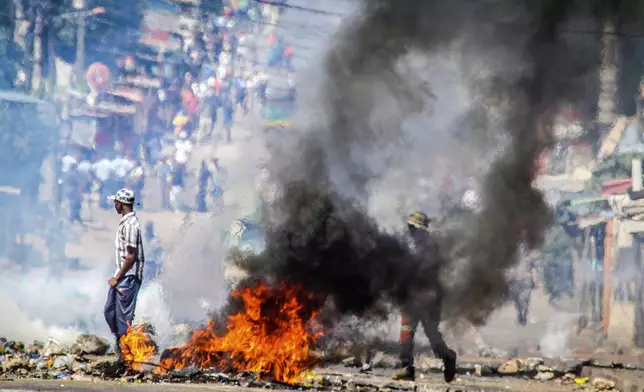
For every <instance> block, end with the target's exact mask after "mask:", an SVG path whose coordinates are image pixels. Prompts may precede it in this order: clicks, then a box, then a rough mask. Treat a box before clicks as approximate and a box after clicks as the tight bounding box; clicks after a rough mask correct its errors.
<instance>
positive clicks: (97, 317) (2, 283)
mask: <svg viewBox="0 0 644 392" xmlns="http://www.w3.org/2000/svg"><path fill="white" fill-rule="evenodd" d="M110 273H111V271H109V272H108V271H100V270H88V271H68V272H67V273H65V274H64V275H63V276H61V277H53V276H51V274H50V273H49V271H48V270H32V271H30V272H27V273H26V274H21V273H18V272H13V271H10V270H6V271H2V272H0V312H2V317H0V336H6V337H7V338H8V339H14V340H15V339H21V340H26V341H30V340H41V341H42V340H44V339H46V338H47V337H48V336H51V337H53V338H55V339H56V340H58V341H60V342H61V343H66V344H70V343H73V342H74V341H75V340H76V337H77V336H78V334H80V333H93V334H99V335H103V336H109V330H108V328H107V325H106V324H105V320H104V317H103V307H104V304H105V299H106V296H107V289H108V285H107V280H108V278H109V277H110Z"/></svg>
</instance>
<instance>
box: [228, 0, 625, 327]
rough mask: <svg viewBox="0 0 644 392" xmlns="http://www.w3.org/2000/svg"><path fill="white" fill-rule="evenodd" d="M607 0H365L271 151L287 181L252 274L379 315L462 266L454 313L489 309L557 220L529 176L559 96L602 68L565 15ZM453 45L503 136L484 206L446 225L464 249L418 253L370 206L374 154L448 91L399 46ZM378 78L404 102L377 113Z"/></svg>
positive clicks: (479, 318) (564, 98) (591, 13)
mask: <svg viewBox="0 0 644 392" xmlns="http://www.w3.org/2000/svg"><path fill="white" fill-rule="evenodd" d="M605 3H611V4H613V3H615V2H602V1H596V2H589V3H586V2H583V1H581V0H579V1H574V0H534V1H532V0H523V1H516V0H507V1H506V0H489V1H484V0H481V1H474V0H450V1H443V0H370V1H368V0H365V1H364V4H363V8H362V10H361V12H360V13H359V16H357V17H356V18H355V19H353V20H350V21H349V22H348V23H347V25H346V27H345V28H344V29H343V30H342V31H341V32H340V33H339V35H338V36H337V37H335V39H334V41H333V42H334V44H333V45H332V47H331V48H330V49H329V51H328V54H327V55H326V57H325V59H324V75H323V78H322V81H321V88H320V89H319V94H318V96H317V99H318V100H317V101H316V102H315V104H316V107H317V108H318V109H319V112H320V114H321V115H320V116H318V117H315V121H311V122H312V123H311V124H299V128H300V129H299V130H300V131H302V132H299V134H300V135H301V137H300V138H299V139H298V140H297V142H295V143H293V144H290V145H289V148H288V149H285V151H283V152H282V153H281V154H276V157H275V159H274V161H273V162H272V169H273V170H274V171H275V172H276V173H277V177H278V179H279V184H280V187H281V189H282V192H283V193H282V196H281V198H280V199H279V200H278V201H277V202H276V204H274V205H272V206H270V207H269V208H268V213H267V215H266V222H265V224H266V226H267V235H266V243H267V248H266V250H265V251H264V252H263V253H262V254H260V255H257V256H252V257H248V258H243V259H240V260H238V263H239V264H240V265H241V266H242V267H243V268H245V269H246V270H247V271H248V273H249V274H250V275H251V276H252V277H261V278H262V279H266V280H268V281H272V282H277V281H293V282H297V283H300V284H303V285H304V287H306V288H307V289H309V290H311V291H314V292H317V293H320V294H323V295H324V296H325V298H326V299H328V300H330V302H331V303H332V304H333V307H334V308H335V309H336V310H337V311H338V312H339V314H342V315H345V314H357V315H372V314H374V313H373V312H374V311H375V310H383V308H382V307H381V306H380V305H382V304H388V303H389V304H390V303H393V304H395V305H401V304H404V303H405V302H406V301H407V299H408V298H409V297H410V295H413V294H411V293H414V292H417V291H418V289H419V288H420V289H422V288H425V289H427V290H429V291H432V290H437V289H438V288H439V283H438V282H439V279H440V275H441V274H440V270H441V268H443V267H445V268H444V269H447V268H446V267H454V269H455V270H456V271H457V273H456V274H454V275H451V276H450V277H449V278H448V279H446V281H445V284H446V291H447V305H448V306H446V307H444V309H446V310H445V311H444V313H445V317H447V318H449V319H450V320H466V321H469V322H472V323H475V324H481V323H483V322H485V320H486V318H487V317H488V316H489V315H490V314H491V313H492V311H494V310H495V309H497V308H498V307H499V306H500V305H501V304H502V303H503V302H504V301H505V300H506V298H507V291H508V284H507V279H506V277H505V272H506V271H507V270H508V269H509V268H510V267H512V266H513V265H515V264H516V262H517V257H516V255H517V249H518V246H519V244H521V243H525V244H526V245H527V246H528V247H529V248H537V247H539V246H540V245H541V242H542V240H543V236H544V233H545V231H546V230H547V229H548V227H549V226H550V224H551V223H552V214H551V211H550V209H549V207H548V205H547V204H546V203H545V201H544V198H543V195H542V194H541V192H540V191H538V190H537V189H535V188H534V187H533V181H534V180H535V175H536V170H535V162H536V160H537V158H538V157H539V155H540V154H541V153H542V152H544V151H545V150H547V149H548V148H550V146H551V145H552V143H553V134H552V123H553V117H554V115H555V113H556V111H557V109H558V105H559V104H561V103H563V102H577V101H578V100H583V99H586V96H585V94H586V91H585V89H584V86H583V83H581V82H580V78H579V75H580V73H581V74H592V75H596V71H597V69H596V64H597V60H596V57H597V56H598V50H597V47H596V46H593V45H585V46H578V45H577V44H576V43H575V41H574V40H570V39H569V38H568V37H567V36H566V34H565V33H566V32H565V29H566V28H567V26H569V24H570V23H572V21H574V20H575V19H576V18H578V19H581V20H584V21H589V22H590V24H591V25H592V26H595V28H596V30H597V31H599V30H601V29H600V28H598V27H597V26H601V23H602V21H603V20H604V18H605V17H606V16H607V14H609V13H614V12H615V7H606V6H605ZM625 3H626V2H622V4H625ZM619 7H620V6H618V7H617V8H619ZM607 10H608V11H607ZM596 38H597V39H598V38H599V37H596ZM457 44H458V45H457ZM455 48H460V51H461V53H460V55H461V58H462V63H463V68H464V70H465V73H466V74H467V75H468V82H470V83H471V84H472V86H473V90H474V86H477V87H476V88H478V89H479V90H477V91H479V94H480V95H481V96H482V97H483V98H485V102H484V103H481V105H480V107H482V108H483V109H484V110H485V111H486V112H494V113H495V114H496V115H497V116H500V118H501V119H502V120H501V121H500V122H497V123H495V122H489V123H488V124H487V125H486V126H485V127H483V129H482V131H485V132H490V133H495V134H499V135H502V136H504V137H505V140H507V144H506V145H504V146H503V147H504V148H503V151H502V152H501V153H500V154H499V155H498V158H497V159H496V161H495V162H494V163H493V164H492V166H491V168H490V170H489V172H488V174H487V176H486V177H485V178H484V184H483V189H482V210H481V211H480V212H479V213H478V214H477V215H476V216H475V219H474V220H473V221H472V222H471V224H469V225H467V226H466V227H464V228H462V229H460V230H456V231H452V232H450V233H449V235H450V236H452V237H453V238H450V241H448V242H449V243H453V244H458V245H459V252H457V253H453V252H450V251H449V250H447V251H445V252H443V253H442V254H443V256H445V257H443V256H441V255H438V254H428V255H420V256H413V255H412V254H411V252H410V251H409V249H408V246H407V243H406V240H405V239H404V238H403V237H401V236H396V235H391V234H387V233H384V232H382V231H381V230H380V229H379V227H378V224H377V222H375V221H374V220H373V219H371V218H370V217H369V216H368V214H367V212H366V209H365V208H364V207H363V206H365V205H366V201H367V200H368V198H369V191H368V185H369V184H370V183H371V182H372V181H374V180H377V179H378V178H379V176H380V173H378V172H376V171H374V170H373V169H372V167H374V166H373V165H371V164H370V162H372V161H373V159H374V156H377V154H378V152H379V151H381V150H382V149H383V148H385V147H386V146H388V145H392V144H396V143H398V142H399V141H400V139H401V138H402V136H401V134H402V132H401V127H402V124H403V122H404V121H405V120H406V119H407V118H409V117H410V116H413V115H415V114H416V113H418V112H421V111H422V110H423V108H424V107H426V105H428V102H429V101H430V97H431V96H432V94H433V95H435V96H439V97H440V91H431V86H427V85H426V84H424V83H422V78H414V75H406V74H402V73H401V72H400V67H399V62H400V61H401V59H403V58H404V56H406V55H407V54H408V53H421V54H427V55H430V54H440V53H442V52H444V51H448V50H449V51H455V50H459V49H455ZM589 59H590V60H589ZM497 65H498V67H497ZM426 72H428V73H431V72H432V70H431V69H427V70H426ZM480 86H483V88H481V87H480ZM383 91H384V92H386V94H387V95H388V96H391V97H394V98H395V100H396V102H397V109H398V113H397V114H396V116H395V118H392V119H389V120H388V121H386V122H385V123H384V124H383V123H374V121H373V117H374V115H376V114H377V113H374V110H376V109H375V108H376V107H377V99H378V95H379V94H382V92H383ZM463 124H467V122H464V123H463ZM479 125H480V124H479ZM426 126H427V129H426V130H425V132H433V131H435V130H433V129H432V124H431V123H428V124H426ZM432 169H433V168H432V167H427V168H425V170H427V171H431V170H432ZM403 218H404V217H401V228H402V227H404V221H402V219H403ZM447 219H449V216H448V217H447ZM456 258H458V259H459V262H457V260H456Z"/></svg>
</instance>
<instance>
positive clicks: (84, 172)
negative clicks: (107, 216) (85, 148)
mask: <svg viewBox="0 0 644 392" xmlns="http://www.w3.org/2000/svg"><path fill="white" fill-rule="evenodd" d="M76 169H77V170H78V174H79V180H80V192H81V193H80V196H81V203H82V201H83V199H85V200H86V203H87V208H88V209H89V212H90V216H91V214H92V184H93V182H94V176H93V174H92V163H91V162H90V161H89V160H88V159H84V160H82V161H80V163H79V164H78V167H77V168H76ZM90 219H91V218H90Z"/></svg>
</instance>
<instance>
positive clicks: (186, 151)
mask: <svg viewBox="0 0 644 392" xmlns="http://www.w3.org/2000/svg"><path fill="white" fill-rule="evenodd" d="M174 148H175V153H174V163H175V164H176V166H177V167H181V169H182V170H184V171H185V167H186V165H187V164H188V160H189V159H190V152H191V151H192V142H191V141H190V139H188V134H187V133H186V132H181V133H180V134H179V138H178V140H177V141H176V142H175V143H174Z"/></svg>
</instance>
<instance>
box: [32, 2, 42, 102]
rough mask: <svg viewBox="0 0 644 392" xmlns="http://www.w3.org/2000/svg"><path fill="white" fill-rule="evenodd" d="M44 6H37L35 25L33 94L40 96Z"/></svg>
mask: <svg viewBox="0 0 644 392" xmlns="http://www.w3.org/2000/svg"><path fill="white" fill-rule="evenodd" d="M43 14H44V10H43V5H41V4H39V5H37V6H36V23H35V24H34V42H33V57H34V59H33V68H32V71H31V92H32V93H35V94H38V93H39V91H40V82H41V80H42V53H43V43H42V32H43V29H44V15H43Z"/></svg>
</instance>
